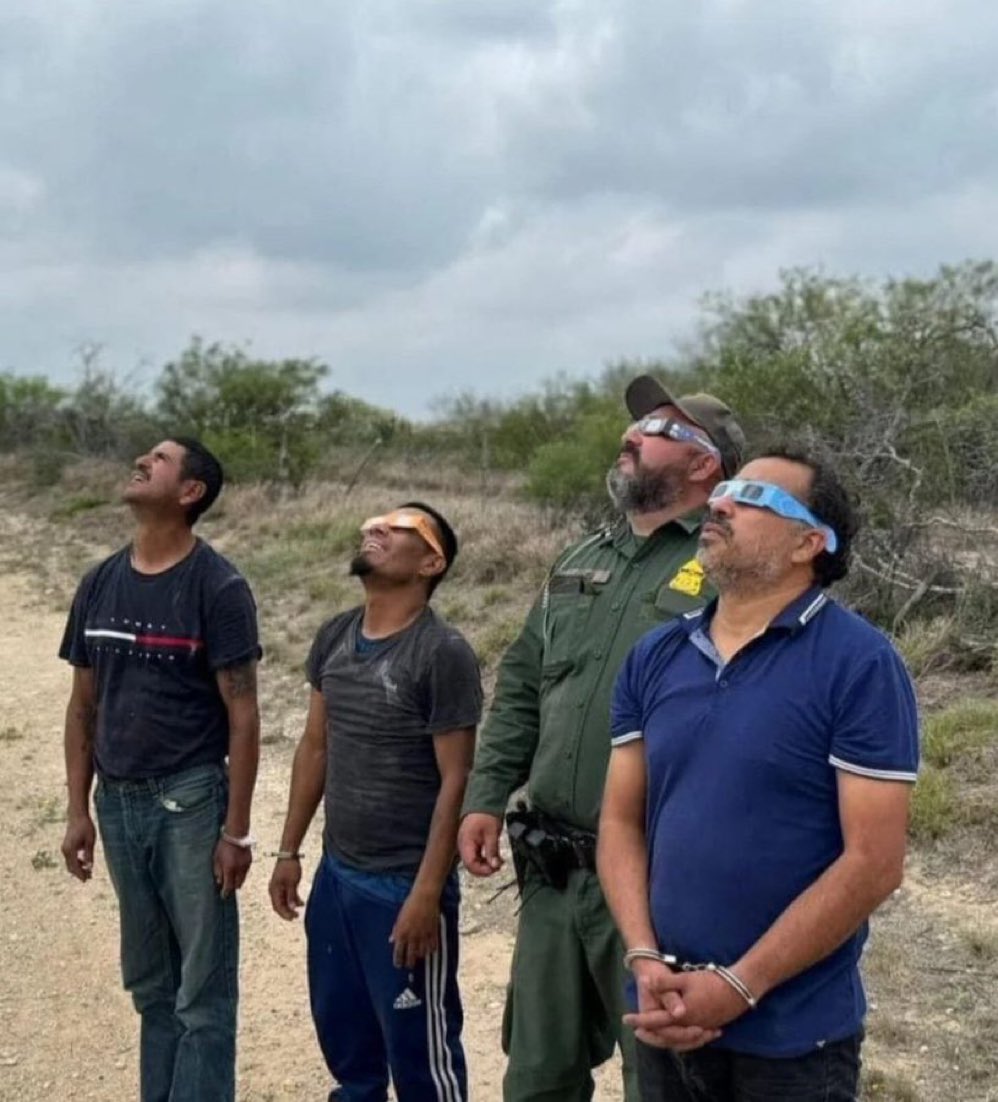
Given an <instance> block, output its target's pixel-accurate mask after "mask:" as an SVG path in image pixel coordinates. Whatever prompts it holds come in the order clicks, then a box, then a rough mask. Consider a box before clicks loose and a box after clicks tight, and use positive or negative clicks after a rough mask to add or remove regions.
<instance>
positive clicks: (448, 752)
mask: <svg viewBox="0 0 998 1102" xmlns="http://www.w3.org/2000/svg"><path fill="white" fill-rule="evenodd" d="M433 752H434V754H435V756H436V759H437V768H438V769H439V771H440V791H439V792H438V793H437V800H436V803H435V804H434V807H433V817H432V819H431V820H430V830H429V835H428V837H427V841H426V849H425V850H424V852H423V859H422V861H421V862H420V865H419V871H418V872H417V873H416V879H415V880H414V881H413V885H412V890H411V891H410V893H409V896H408V898H407V899H406V901H405V903H404V904H403V905H402V910H401V911H400V912H399V916H398V919H397V920H396V922H395V928H394V929H393V930H392V935H391V938H390V940H391V941H392V943H393V945H394V951H393V953H394V959H395V965H396V967H403V966H404V967H406V968H412V967H414V966H415V964H416V961H418V960H421V959H422V958H423V957H426V956H429V955H430V954H431V953H433V952H434V951H435V950H436V948H437V946H438V944H439V919H440V896H441V894H442V892H443V890H444V885H445V884H446V883H447V878H448V876H450V873H451V870H452V869H453V868H454V861H455V860H456V858H457V829H458V822H459V820H460V816H461V802H462V801H463V799H464V790H465V786H466V785H467V783H468V775H469V773H470V772H471V763H472V761H473V759H474V756H475V729H474V727H464V728H461V729H459V730H454V731H446V732H442V733H438V734H435V735H434V736H433Z"/></svg>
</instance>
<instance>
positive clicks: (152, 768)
mask: <svg viewBox="0 0 998 1102" xmlns="http://www.w3.org/2000/svg"><path fill="white" fill-rule="evenodd" d="M221 486H222V468H221V466H220V464H219V462H218V460H217V459H216V458H215V457H214V456H213V455H212V454H211V453H210V452H209V451H208V450H207V449H206V448H204V446H203V445H202V444H200V443H199V442H198V441H197V440H193V439H189V438H187V437H173V438H171V439H169V440H164V441H163V442H162V443H160V444H158V445H156V447H154V448H152V449H151V450H150V451H149V452H148V453H147V454H146V455H143V456H140V457H139V458H138V459H137V460H136V461H135V465H134V469H133V472H132V475H131V478H130V479H129V481H128V483H127V485H126V487H125V490H124V492H123V494H122V497H123V500H124V501H125V502H126V503H127V504H128V505H129V506H130V507H131V509H132V512H133V513H134V515H135V519H136V522H137V526H136V530H135V535H134V538H133V539H132V542H131V543H130V544H129V545H128V546H127V547H124V548H122V550H120V551H118V552H116V553H115V554H114V555H112V556H111V557H110V558H109V559H106V560H105V561H104V562H102V563H101V564H100V565H99V566H97V567H95V568H94V569H93V570H91V571H90V572H89V573H88V574H87V575H86V576H85V577H84V578H83V581H82V582H81V583H80V586H79V588H78V590H77V592H76V597H75V599H74V601H73V607H72V610H71V612H70V615H69V622H68V623H67V625H66V633H65V636H64V638H63V641H62V646H61V648H60V651H59V654H60V657H61V658H63V659H65V660H66V661H68V662H69V663H70V664H71V665H72V667H73V689H72V695H71V697H70V701H69V707H68V708H67V711H66V732H65V744H66V770H67V787H68V790H69V807H68V812H67V826H66V836H65V839H64V841H63V846H62V851H63V856H64V857H65V860H66V866H67V868H68V869H69V871H70V872H71V873H72V874H73V875H74V876H75V877H77V879H79V880H82V881H86V880H89V879H90V877H91V875H92V870H93V852H94V844H95V834H96V832H95V830H94V824H93V821H92V819H91V817H90V790H91V786H92V782H93V779H94V774H95V773H96V776H97V785H96V789H95V791H94V807H95V810H96V813H97V820H98V823H99V825H100V833H101V841H102V842H103V846H104V855H105V858H106V860H107V865H108V872H109V874H110V876H111V881H112V883H113V884H114V889H115V892H116V893H117V896H118V901H119V905H120V916H121V970H122V978H123V981H124V985H125V988H126V989H127V990H128V991H129V992H130V993H131V995H132V1000H133V1002H134V1004H135V1009H136V1010H137V1011H138V1012H139V1014H140V1016H141V1020H142V1026H141V1044H140V1073H139V1078H140V1091H139V1094H140V1097H141V1100H142V1102H232V1100H233V1099H234V1097H235V1040H236V1000H237V987H238V949H239V922H238V916H237V912H236V900H235V892H236V890H237V889H239V888H240V887H241V886H242V883H243V880H244V879H245V877H246V874H247V872H248V871H249V866H250V862H251V860H252V853H251V847H252V845H253V841H252V838H251V837H250V834H249V823H250V802H251V799H252V794H253V785H254V781H255V778H256V768H257V758H258V753H259V717H258V712H257V701H256V663H257V660H258V658H259V656H260V647H259V642H258V637H257V626H256V608H255V605H254V602H253V597H252V594H251V593H250V590H249V586H247V584H246V582H245V581H244V580H243V578H242V576H241V575H240V574H239V572H238V571H237V570H236V568H235V567H234V566H233V565H232V564H231V563H229V562H228V561H227V560H226V559H224V558H223V557H222V556H221V555H219V554H218V553H217V552H215V551H214V550H213V549H212V548H211V547H209V546H208V544H207V543H205V542H204V541H203V540H200V539H198V538H197V537H196V536H195V535H194V534H193V531H192V526H193V524H194V523H195V521H196V520H197V519H198V517H199V516H200V515H201V514H202V513H203V512H204V511H205V510H206V509H207V508H208V507H209V505H211V503H212V502H213V501H214V499H215V497H216V496H217V495H218V492H219V490H220V489H221Z"/></svg>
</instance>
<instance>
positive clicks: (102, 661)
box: [59, 540, 260, 780]
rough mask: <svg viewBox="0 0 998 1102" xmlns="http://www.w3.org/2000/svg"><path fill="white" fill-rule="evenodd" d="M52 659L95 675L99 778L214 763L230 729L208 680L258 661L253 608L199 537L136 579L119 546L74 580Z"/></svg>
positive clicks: (237, 578) (127, 553)
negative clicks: (178, 556) (167, 564)
mask: <svg viewBox="0 0 998 1102" xmlns="http://www.w3.org/2000/svg"><path fill="white" fill-rule="evenodd" d="M59 656H60V658H64V659H66V661H68V662H70V663H71V664H72V665H74V666H81V667H85V668H88V669H92V670H93V672H94V681H95V689H96V694H97V733H96V743H95V748H94V762H95V765H96V768H97V771H98V773H100V774H101V775H102V776H104V777H108V778H113V779H116V780H141V779H144V778H148V777H159V776H164V775H166V774H168V773H176V772H179V771H180V770H183V769H189V768H192V767H194V766H196V765H204V764H207V763H211V762H221V761H223V760H224V758H225V756H226V754H227V753H228V746H229V724H228V715H227V712H226V709H225V704H224V702H223V700H222V697H221V693H220V692H219V689H218V685H217V682H216V677H215V675H216V673H217V671H218V670H220V669H224V668H225V667H227V666H235V665H238V664H239V663H241V662H245V661H247V660H249V659H252V658H259V657H260V645H259V637H258V634H257V624H256V605H255V604H254V601H253V595H252V594H251V592H250V588H249V586H248V585H247V584H246V581H245V579H244V578H243V577H242V575H241V574H240V573H239V571H238V570H236V568H235V567H234V566H233V565H232V564H231V563H230V562H229V561H228V560H227V559H225V558H223V557H222V556H221V555H219V554H218V552H216V551H214V550H213V549H212V548H211V547H209V546H208V544H206V543H204V542H203V541H202V540H198V541H197V543H196V544H195V546H194V548H193V550H192V551H191V553H190V554H189V555H187V556H186V557H185V558H184V559H182V560H181V561H180V562H178V563H177V564H176V565H174V566H172V567H171V568H170V569H169V570H165V571H163V572H162V573H160V574H140V573H139V572H138V571H137V570H136V569H135V568H134V567H133V566H132V564H131V548H130V547H124V548H122V550H120V551H118V552H116V553H115V554H114V555H112V556H111V557H110V558H109V559H106V560H105V561H104V562H102V563H101V564H100V565H99V566H97V567H95V568H94V569H93V570H91V571H90V572H89V573H88V574H87V575H86V576H85V577H84V579H83V581H82V582H81V583H80V586H79V589H78V590H77V591H76V597H75V598H74V600H73V607H72V609H71V611H70V614H69V621H68V623H67V625H66V632H65V635H64V637H63V640H62V646H61V647H60V648H59Z"/></svg>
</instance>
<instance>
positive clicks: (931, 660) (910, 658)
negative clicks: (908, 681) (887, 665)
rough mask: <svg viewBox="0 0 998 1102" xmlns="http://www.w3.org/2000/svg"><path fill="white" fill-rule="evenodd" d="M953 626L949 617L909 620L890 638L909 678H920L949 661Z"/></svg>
mask: <svg viewBox="0 0 998 1102" xmlns="http://www.w3.org/2000/svg"><path fill="white" fill-rule="evenodd" d="M954 628H955V623H954V621H953V618H952V617H951V616H936V617H933V618H932V619H931V620H912V621H910V622H909V623H907V624H905V625H904V626H903V627H902V628H901V630H900V632H899V633H898V635H897V637H896V638H895V640H894V641H895V643H896V645H897V648H898V650H899V651H900V652H901V655H902V657H903V658H904V660H905V663H906V665H907V666H908V669H909V670H910V671H911V675H912V677H915V678H918V677H923V676H924V675H925V674H927V673H931V672H932V671H933V670H938V669H941V668H944V667H945V666H946V665H947V664H948V663H949V661H950V658H951V654H950V650H951V647H952V644H953V638H954Z"/></svg>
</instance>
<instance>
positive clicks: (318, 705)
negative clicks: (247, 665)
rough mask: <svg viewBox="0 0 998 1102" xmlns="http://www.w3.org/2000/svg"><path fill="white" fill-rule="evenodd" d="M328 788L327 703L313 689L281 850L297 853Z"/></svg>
mask: <svg viewBox="0 0 998 1102" xmlns="http://www.w3.org/2000/svg"><path fill="white" fill-rule="evenodd" d="M325 785H326V702H325V700H324V699H323V696H322V693H320V692H318V690H316V689H313V690H312V693H311V695H310V696H309V701H308V716H307V717H306V719H305V730H304V732H303V733H302V737H301V739H300V741H299V743H298V746H297V747H296V749H295V756H294V760H293V761H292V764H291V791H290V793H289V795H288V813H287V816H286V817H285V820H284V830H283V831H282V833H281V849H282V850H285V851H286V852H289V853H297V851H298V847H299V846H300V845H301V843H302V839H303V838H304V837H305V834H306V832H307V831H308V828H309V825H310V823H311V822H312V819H313V818H314V816H315V812H316V809H317V808H318V806H319V801H320V800H321V799H322V793H323V790H324V789H325Z"/></svg>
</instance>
